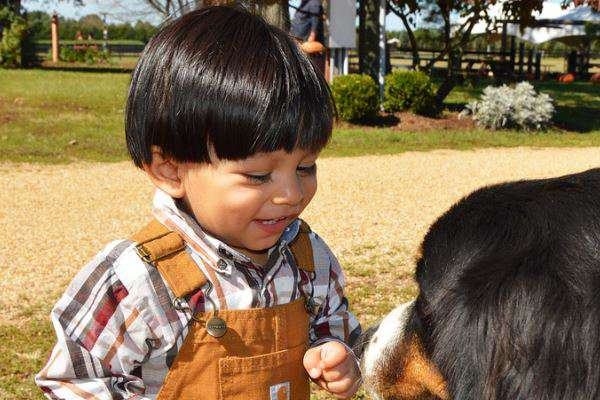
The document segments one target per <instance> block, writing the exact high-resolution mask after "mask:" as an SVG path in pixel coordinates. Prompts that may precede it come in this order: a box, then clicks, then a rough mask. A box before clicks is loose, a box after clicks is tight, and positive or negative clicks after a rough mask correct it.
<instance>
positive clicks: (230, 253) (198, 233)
mask: <svg viewBox="0 0 600 400" xmlns="http://www.w3.org/2000/svg"><path fill="white" fill-rule="evenodd" d="M152 212H153V214H154V217H155V218H156V219H157V220H158V221H159V222H160V223H162V224H163V225H165V226H166V227H167V228H169V229H171V230H173V231H175V232H177V233H179V234H180V235H181V237H182V238H183V239H184V241H185V242H186V243H187V244H188V245H189V247H190V248H191V249H192V250H193V251H194V253H196V255H198V256H199V257H200V258H201V259H202V260H203V261H204V262H205V263H206V264H207V265H209V266H210V267H212V268H213V269H214V270H216V271H217V272H219V273H222V274H231V271H232V268H233V263H234V262H238V263H242V264H247V263H252V260H251V259H250V258H249V257H248V256H247V255H245V254H243V253H241V252H239V251H238V250H236V249H234V248H232V247H231V246H229V245H227V244H226V243H224V242H222V241H220V240H219V239H217V238H215V237H213V236H211V235H209V234H208V233H206V232H204V231H203V230H202V227H200V224H198V222H197V221H196V219H195V218H194V217H193V216H192V215H190V214H189V213H188V212H186V211H185V210H184V209H183V207H182V205H181V204H179V202H178V201H175V200H174V199H173V198H172V197H171V196H169V195H168V194H167V193H165V192H163V191H162V190H160V189H157V190H156V192H155V194H154V200H153V209H152ZM299 230H300V220H298V219H297V220H295V221H294V222H292V223H291V224H290V225H289V226H288V227H286V228H285V230H284V231H283V234H282V235H281V237H280V238H279V241H278V242H277V244H275V245H274V246H273V247H272V248H270V249H269V250H268V253H269V255H270V254H271V253H272V252H273V251H274V250H275V249H281V248H282V247H285V246H287V245H288V244H289V243H290V242H291V241H292V240H294V238H295V237H296V235H297V234H298V232H299Z"/></svg>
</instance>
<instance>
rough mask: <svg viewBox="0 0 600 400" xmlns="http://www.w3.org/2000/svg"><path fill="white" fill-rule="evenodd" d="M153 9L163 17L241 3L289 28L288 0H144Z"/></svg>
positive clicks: (271, 20) (268, 19)
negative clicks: (200, 8)
mask: <svg viewBox="0 0 600 400" xmlns="http://www.w3.org/2000/svg"><path fill="white" fill-rule="evenodd" d="M145 1H146V3H147V4H148V5H149V6H150V7H152V8H153V9H154V10H156V11H158V12H159V13H160V14H161V15H162V16H163V18H164V19H167V18H171V17H173V16H177V15H183V14H185V13H187V12H190V11H191V10H193V9H196V8H199V7H204V6H211V5H222V4H232V3H241V4H244V5H247V6H248V7H249V8H250V9H252V10H255V11H256V13H257V14H259V15H261V16H262V17H263V18H265V19H266V20H267V21H268V22H269V23H270V24H272V25H275V26H278V27H279V28H281V29H283V30H285V31H286V32H287V31H288V30H289V28H290V13H289V2H288V0H244V1H235V0H194V1H188V0H145Z"/></svg>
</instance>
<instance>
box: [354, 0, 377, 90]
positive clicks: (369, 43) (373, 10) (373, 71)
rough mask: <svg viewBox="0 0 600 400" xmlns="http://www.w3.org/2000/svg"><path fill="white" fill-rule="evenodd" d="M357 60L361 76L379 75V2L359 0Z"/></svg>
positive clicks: (374, 76) (373, 76) (375, 78)
mask: <svg viewBox="0 0 600 400" xmlns="http://www.w3.org/2000/svg"><path fill="white" fill-rule="evenodd" d="M358 39H359V41H358V60H359V69H360V73H361V74H368V75H370V76H371V77H372V78H373V79H374V80H375V82H377V77H378V74H379V2H377V1H374V0H360V8H359V33H358Z"/></svg>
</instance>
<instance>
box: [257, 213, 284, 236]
mask: <svg viewBox="0 0 600 400" xmlns="http://www.w3.org/2000/svg"><path fill="white" fill-rule="evenodd" d="M291 220H292V219H291V216H287V217H279V218H273V219H255V220H254V222H256V225H257V226H258V227H259V228H260V229H261V230H262V231H264V232H266V233H267V234H269V235H273V234H280V233H281V232H282V231H283V230H284V229H285V227H286V226H288V225H289V223H290V221H291Z"/></svg>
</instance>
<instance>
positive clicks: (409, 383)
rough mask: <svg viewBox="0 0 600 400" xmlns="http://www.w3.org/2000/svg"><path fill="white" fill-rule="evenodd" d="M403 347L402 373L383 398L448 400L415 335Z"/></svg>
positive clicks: (440, 376)
mask: <svg viewBox="0 0 600 400" xmlns="http://www.w3.org/2000/svg"><path fill="white" fill-rule="evenodd" d="M403 347H404V352H403V353H404V354H403V357H402V359H403V360H402V361H403V368H402V373H401V374H400V376H398V379H397V381H396V382H395V384H394V385H393V386H392V387H390V388H389V390H390V393H387V394H386V396H385V397H386V398H388V397H390V398H395V399H421V398H427V397H431V396H435V397H436V398H439V399H441V400H448V399H449V396H448V392H447V390H446V382H445V380H444V378H443V377H442V375H441V374H440V372H439V371H438V369H437V367H436V366H435V365H433V363H432V362H431V360H430V359H429V357H428V356H427V354H426V352H425V349H424V347H423V343H422V342H421V339H420V338H419V337H418V336H417V335H416V334H415V335H411V337H410V338H407V339H406V340H405V341H404V344H403Z"/></svg>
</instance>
